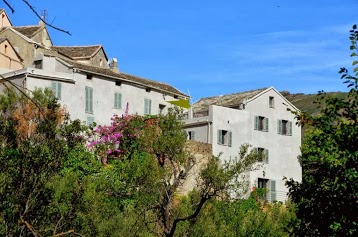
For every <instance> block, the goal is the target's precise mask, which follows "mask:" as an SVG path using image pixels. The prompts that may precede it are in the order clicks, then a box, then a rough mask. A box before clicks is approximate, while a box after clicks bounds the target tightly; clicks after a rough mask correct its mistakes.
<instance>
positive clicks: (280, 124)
mask: <svg viewBox="0 0 358 237" xmlns="http://www.w3.org/2000/svg"><path fill="white" fill-rule="evenodd" d="M277 133H278V134H279V135H284V136H292V122H291V121H289V120H286V119H279V120H277Z"/></svg>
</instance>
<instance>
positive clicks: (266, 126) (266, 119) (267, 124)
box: [265, 118, 269, 132]
mask: <svg viewBox="0 0 358 237" xmlns="http://www.w3.org/2000/svg"><path fill="white" fill-rule="evenodd" d="M268 130H269V122H268V118H265V131H266V132H268Z"/></svg>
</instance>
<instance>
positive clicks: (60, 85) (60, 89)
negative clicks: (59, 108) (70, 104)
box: [57, 82, 62, 100]
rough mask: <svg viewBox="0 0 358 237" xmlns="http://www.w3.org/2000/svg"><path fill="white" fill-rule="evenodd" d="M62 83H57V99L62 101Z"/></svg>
mask: <svg viewBox="0 0 358 237" xmlns="http://www.w3.org/2000/svg"><path fill="white" fill-rule="evenodd" d="M61 91H62V83H61V82H58V83H57V99H59V100H60V99H61V94H62V92H61Z"/></svg>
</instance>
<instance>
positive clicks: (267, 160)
mask: <svg viewBox="0 0 358 237" xmlns="http://www.w3.org/2000/svg"><path fill="white" fill-rule="evenodd" d="M265 163H266V164H268V163H269V151H268V150H267V149H265Z"/></svg>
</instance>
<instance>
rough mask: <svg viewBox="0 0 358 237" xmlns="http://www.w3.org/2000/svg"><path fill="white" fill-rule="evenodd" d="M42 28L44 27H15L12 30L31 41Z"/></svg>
mask: <svg viewBox="0 0 358 237" xmlns="http://www.w3.org/2000/svg"><path fill="white" fill-rule="evenodd" d="M41 27H43V26H13V27H12V28H13V29H14V30H16V31H17V32H19V33H21V34H23V35H25V36H26V37H28V38H30V39H31V38H32V37H33V36H34V35H35V33H36V32H37V31H38V30H39V29H40V28H41Z"/></svg>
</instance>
